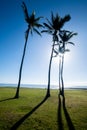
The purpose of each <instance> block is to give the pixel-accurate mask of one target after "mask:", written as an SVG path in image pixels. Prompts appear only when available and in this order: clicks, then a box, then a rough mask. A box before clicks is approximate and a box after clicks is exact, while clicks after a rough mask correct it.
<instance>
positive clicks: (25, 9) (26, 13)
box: [22, 2, 29, 22]
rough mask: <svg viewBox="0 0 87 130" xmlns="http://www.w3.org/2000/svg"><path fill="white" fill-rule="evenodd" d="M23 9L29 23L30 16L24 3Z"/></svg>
mask: <svg viewBox="0 0 87 130" xmlns="http://www.w3.org/2000/svg"><path fill="white" fill-rule="evenodd" d="M22 8H23V11H24V15H25V20H26V22H29V15H28V10H27V7H26V4H25V2H22Z"/></svg>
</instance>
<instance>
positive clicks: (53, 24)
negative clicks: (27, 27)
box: [42, 12, 71, 41]
mask: <svg viewBox="0 0 87 130" xmlns="http://www.w3.org/2000/svg"><path fill="white" fill-rule="evenodd" d="M70 19H71V17H70V15H65V17H64V18H61V17H60V16H59V15H58V13H57V14H56V16H54V15H53V12H52V13H51V21H49V20H48V19H47V18H46V20H47V22H48V24H47V23H44V26H45V27H46V28H47V29H46V30H43V31H42V32H47V33H49V34H51V35H53V40H54V41H58V35H57V33H58V31H60V29H61V28H62V27H63V25H64V23H65V22H68V21H69V20H70Z"/></svg>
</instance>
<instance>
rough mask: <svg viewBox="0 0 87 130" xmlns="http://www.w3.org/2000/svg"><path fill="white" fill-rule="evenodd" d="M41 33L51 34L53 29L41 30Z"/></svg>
mask: <svg viewBox="0 0 87 130" xmlns="http://www.w3.org/2000/svg"><path fill="white" fill-rule="evenodd" d="M41 33H48V34H51V35H52V34H53V31H51V30H42V31H41Z"/></svg>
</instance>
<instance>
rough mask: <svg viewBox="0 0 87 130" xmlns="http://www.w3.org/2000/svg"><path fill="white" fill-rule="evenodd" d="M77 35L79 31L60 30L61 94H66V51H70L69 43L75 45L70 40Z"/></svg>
mask: <svg viewBox="0 0 87 130" xmlns="http://www.w3.org/2000/svg"><path fill="white" fill-rule="evenodd" d="M74 35H77V33H73V32H70V31H66V30H62V31H60V32H59V36H60V39H61V41H60V45H59V50H58V53H59V90H60V95H62V96H64V81H63V64H64V54H65V52H68V51H70V50H69V49H66V45H67V44H72V45H74V43H73V42H70V41H69V40H70V39H71V38H72V37H73V36H74Z"/></svg>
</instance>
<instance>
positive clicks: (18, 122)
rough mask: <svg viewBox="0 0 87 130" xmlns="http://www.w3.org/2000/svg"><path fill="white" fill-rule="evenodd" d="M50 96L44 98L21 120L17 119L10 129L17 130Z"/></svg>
mask: <svg viewBox="0 0 87 130" xmlns="http://www.w3.org/2000/svg"><path fill="white" fill-rule="evenodd" d="M47 99H48V98H46V97H45V98H44V99H43V100H42V101H41V102H40V103H39V104H38V105H37V106H35V107H34V108H33V109H32V110H31V111H30V112H28V113H27V114H25V115H24V116H23V117H22V118H21V119H20V120H19V121H17V122H16V123H15V124H14V125H13V126H12V127H11V129H10V130H16V129H17V128H18V127H19V126H20V125H21V124H22V123H23V122H24V121H25V120H26V119H27V118H28V117H29V116H31V115H32V114H33V113H34V112H35V111H36V110H37V109H38V108H39V107H40V106H41V105H42V104H43V103H44V102H45V101H46V100H47Z"/></svg>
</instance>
